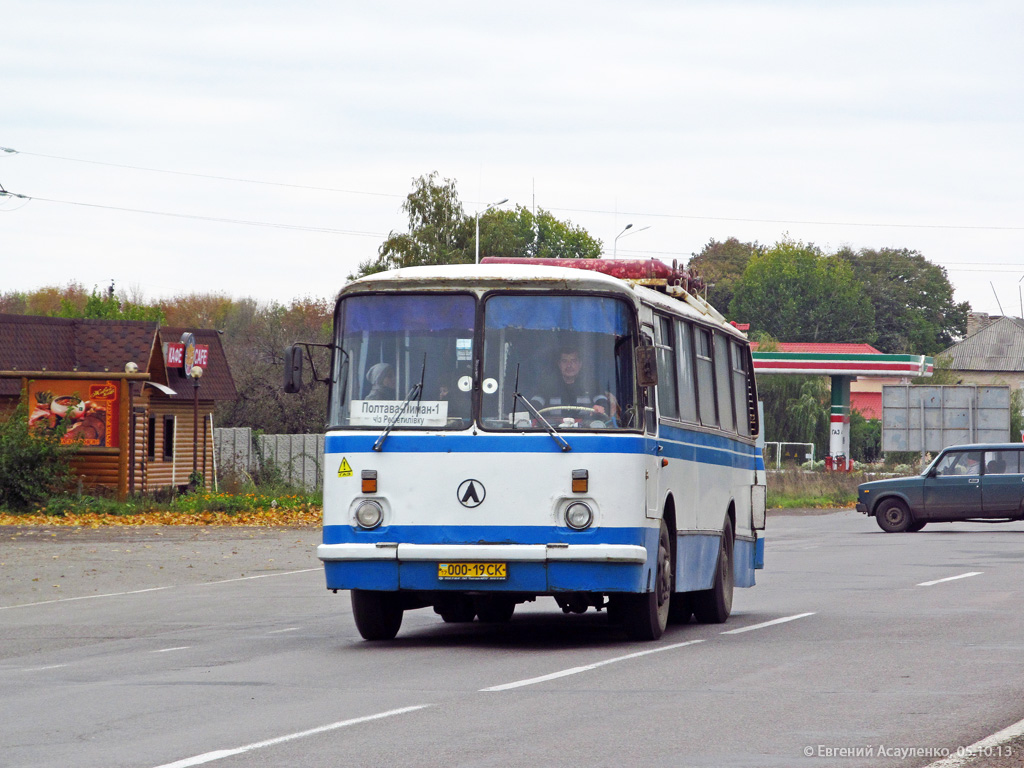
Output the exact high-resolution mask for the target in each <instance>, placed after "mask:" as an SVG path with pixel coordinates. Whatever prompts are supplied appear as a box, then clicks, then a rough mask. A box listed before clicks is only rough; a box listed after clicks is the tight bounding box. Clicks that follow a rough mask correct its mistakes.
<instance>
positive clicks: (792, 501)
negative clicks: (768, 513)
mask: <svg viewBox="0 0 1024 768" xmlns="http://www.w3.org/2000/svg"><path fill="white" fill-rule="evenodd" d="M862 482H864V476H863V474H862V473H860V472H809V471H804V470H801V469H783V470H780V471H778V472H774V471H773V472H769V473H768V507H769V508H770V509H793V508H797V507H813V508H819V509H821V508H831V507H852V506H853V505H854V504H855V503H856V501H857V486H858V485H859V484H860V483H862Z"/></svg>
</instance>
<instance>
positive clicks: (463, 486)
mask: <svg viewBox="0 0 1024 768" xmlns="http://www.w3.org/2000/svg"><path fill="white" fill-rule="evenodd" d="M457 495H458V497H459V504H461V505H462V506H464V507H469V508H470V509H472V508H473V507H479V506H480V505H481V504H483V503H484V498H485V497H486V496H487V491H486V490H484V484H483V483H481V482H480V481H479V480H463V481H462V482H461V483H460V484H459V490H458V491H457Z"/></svg>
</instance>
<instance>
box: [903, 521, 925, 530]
mask: <svg viewBox="0 0 1024 768" xmlns="http://www.w3.org/2000/svg"><path fill="white" fill-rule="evenodd" d="M926 525H928V523H926V522H925V521H924V520H915V521H914V522H912V523H911V524H910V525H909V526H907V532H908V533H917V532H918V531H920V530H921V529H922V528H924V527H925V526H926Z"/></svg>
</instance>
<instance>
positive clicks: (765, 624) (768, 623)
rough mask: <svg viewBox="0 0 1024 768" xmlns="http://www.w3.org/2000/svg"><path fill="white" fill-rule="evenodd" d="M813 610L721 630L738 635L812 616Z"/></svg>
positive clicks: (726, 633)
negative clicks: (747, 625)
mask: <svg viewBox="0 0 1024 768" xmlns="http://www.w3.org/2000/svg"><path fill="white" fill-rule="evenodd" d="M813 615H814V611H811V612H810V613H798V614H796V615H795V616H784V617H782V618H781V619H772V620H771V621H763V622H761V623H760V624H751V625H750V626H749V627H740V628H739V629H730V630H729V631H728V632H722V633H721V634H723V635H739V634H742V633H743V632H753V631H754V630H755V629H764V628H765V627H774V626H775V625H776V624H785V623H786V622H787V621H796V620H797V619H802V618H805V617H807V616H813Z"/></svg>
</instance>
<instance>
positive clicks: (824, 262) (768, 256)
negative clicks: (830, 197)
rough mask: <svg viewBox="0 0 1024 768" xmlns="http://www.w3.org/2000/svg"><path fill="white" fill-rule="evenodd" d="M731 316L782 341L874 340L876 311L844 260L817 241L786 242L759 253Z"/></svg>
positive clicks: (736, 296)
mask: <svg viewBox="0 0 1024 768" xmlns="http://www.w3.org/2000/svg"><path fill="white" fill-rule="evenodd" d="M729 310H730V315H731V316H732V317H733V318H735V319H737V320H739V321H741V322H749V323H750V327H751V330H754V331H766V332H768V333H770V334H771V335H772V336H774V337H776V338H778V339H781V340H782V341H805V342H826V341H834V342H851V343H852V342H868V343H870V342H872V341H874V339H875V331H874V320H875V316H874V314H875V313H874V309H873V308H872V306H871V302H870V301H869V299H868V297H867V295H866V294H865V292H864V288H863V287H862V286H861V284H860V283H859V282H858V281H857V279H856V278H855V276H854V274H853V268H852V267H851V266H850V264H849V263H848V262H847V261H845V260H844V259H839V258H837V257H834V256H827V255H825V254H824V253H822V251H821V249H819V248H818V247H817V246H815V245H814V244H812V243H808V244H807V245H805V244H804V243H802V242H796V241H793V240H789V239H786V240H782V241H781V242H779V243H776V244H775V246H774V247H772V248H770V249H768V250H766V251H764V252H762V253H757V254H754V255H753V256H752V257H751V259H750V263H749V264H748V265H747V268H746V269H745V270H744V271H743V276H742V277H741V278H740V280H739V282H738V283H736V292H735V294H734V296H733V299H732V302H731V304H730V306H729Z"/></svg>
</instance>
